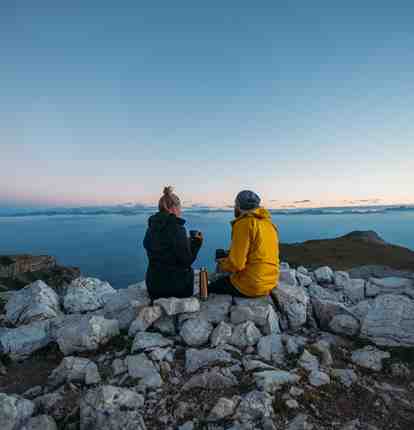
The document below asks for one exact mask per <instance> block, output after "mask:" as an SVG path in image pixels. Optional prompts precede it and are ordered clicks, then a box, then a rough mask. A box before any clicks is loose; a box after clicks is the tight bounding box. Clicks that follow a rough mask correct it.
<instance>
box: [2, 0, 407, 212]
mask: <svg viewBox="0 0 414 430" xmlns="http://www.w3.org/2000/svg"><path fill="white" fill-rule="evenodd" d="M413 23H414V3H413V2H412V1H395V2H390V1H378V0H377V1H368V0H366V1H363V2H362V1H348V2H332V1H313V2H305V1H302V2H277V1H260V2H252V1H241V0H237V1H230V0H227V1H209V2H196V1H187V0H185V1H184V0H180V1H175V2H171V1H159V2H156V1H152V2H149V1H148V2H146V1H125V0H124V1H120V2H114V1H103V0H99V1H97V0H96V1H95V0H88V1H83V0H73V1H70V2H57V1H43V0H38V1H29V0H26V1H23V0H22V1H20V0H14V1H7V0H6V1H2V2H0V53H1V55H0V82H1V92H0V204H2V205H23V206H30V205H45V206H59V205H95V204H112V203H114V204H115V203H123V202H131V201H133V202H145V203H152V202H154V201H155V200H156V199H157V198H158V197H159V194H160V191H161V189H162V187H163V186H164V185H166V184H173V185H174V186H175V187H176V190H177V193H178V194H179V195H180V196H181V197H182V199H183V200H184V201H185V202H189V203H190V202H192V203H205V204H212V205H220V206H221V205H224V204H229V203H231V202H232V201H233V198H234V194H235V193H236V192H237V191H238V190H240V189H243V188H252V189H254V190H256V191H258V192H259V193H260V194H261V195H262V197H263V198H264V200H265V202H266V203H267V204H268V205H271V206H284V205H292V204H294V203H293V202H298V201H303V200H310V202H305V203H304V205H321V204H335V203H338V204H341V203H343V202H349V201H353V202H354V201H361V200H364V201H368V202H377V203H388V202H401V203H403V202H414V192H413V184H414V78H413V77H414V24H413ZM296 204H297V205H299V204H300V203H296Z"/></svg>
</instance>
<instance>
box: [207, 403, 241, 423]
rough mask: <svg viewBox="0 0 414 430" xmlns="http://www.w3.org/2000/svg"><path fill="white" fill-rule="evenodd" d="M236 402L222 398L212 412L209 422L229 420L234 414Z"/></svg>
mask: <svg viewBox="0 0 414 430" xmlns="http://www.w3.org/2000/svg"><path fill="white" fill-rule="evenodd" d="M235 408H236V402H235V401H234V400H232V399H227V398H226V397H220V398H219V399H218V401H217V403H216V404H215V405H214V407H213V409H212V410H211V411H210V414H209V416H208V417H207V421H219V420H222V419H224V418H227V417H229V416H231V415H233V413H234V409H235Z"/></svg>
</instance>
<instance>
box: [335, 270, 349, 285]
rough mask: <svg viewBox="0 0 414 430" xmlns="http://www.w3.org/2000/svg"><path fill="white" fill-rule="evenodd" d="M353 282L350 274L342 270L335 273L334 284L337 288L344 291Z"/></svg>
mask: <svg viewBox="0 0 414 430" xmlns="http://www.w3.org/2000/svg"><path fill="white" fill-rule="evenodd" d="M350 282H351V278H350V276H349V274H348V272H343V271H341V270H339V271H337V272H335V274H334V284H335V286H336V287H338V288H340V289H341V290H343V289H344V288H345V287H346V286H348V284H349V283H350Z"/></svg>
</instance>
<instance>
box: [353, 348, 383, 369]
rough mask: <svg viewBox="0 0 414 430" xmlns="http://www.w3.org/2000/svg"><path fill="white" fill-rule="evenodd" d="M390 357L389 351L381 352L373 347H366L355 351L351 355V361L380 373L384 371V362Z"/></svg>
mask: <svg viewBox="0 0 414 430" xmlns="http://www.w3.org/2000/svg"><path fill="white" fill-rule="evenodd" d="M390 357H391V354H390V353H389V352H388V351H381V350H379V349H377V348H375V347H373V346H366V347H365V348H362V349H358V350H356V351H354V352H353V353H352V355H351V360H352V362H353V363H355V364H357V365H358V366H361V367H365V368H366V369H370V370H374V371H376V372H379V371H381V370H382V361H383V360H384V359H387V358H390Z"/></svg>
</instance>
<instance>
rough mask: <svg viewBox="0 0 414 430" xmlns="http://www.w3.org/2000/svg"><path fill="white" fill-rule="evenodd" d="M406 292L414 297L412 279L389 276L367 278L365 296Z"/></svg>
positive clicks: (413, 281)
mask: <svg viewBox="0 0 414 430" xmlns="http://www.w3.org/2000/svg"><path fill="white" fill-rule="evenodd" d="M404 293H405V294H407V295H409V296H410V297H412V298H414V280H413V279H407V278H398V277H395V276H389V277H386V278H373V277H371V278H369V281H368V282H367V285H366V295H367V297H376V296H378V295H380V294H404Z"/></svg>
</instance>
